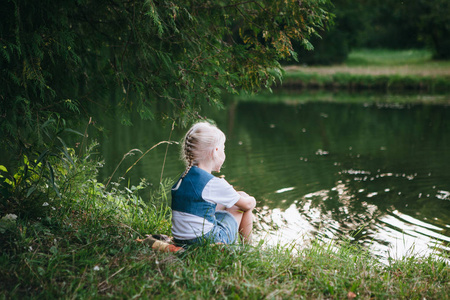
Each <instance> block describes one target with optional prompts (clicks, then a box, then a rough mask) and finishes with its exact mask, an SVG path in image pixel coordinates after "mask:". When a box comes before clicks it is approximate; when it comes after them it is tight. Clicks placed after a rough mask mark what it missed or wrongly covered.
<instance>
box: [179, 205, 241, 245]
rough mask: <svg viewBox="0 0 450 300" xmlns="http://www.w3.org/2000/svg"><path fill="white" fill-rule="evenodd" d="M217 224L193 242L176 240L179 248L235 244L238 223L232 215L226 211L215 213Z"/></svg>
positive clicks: (192, 240)
mask: <svg viewBox="0 0 450 300" xmlns="http://www.w3.org/2000/svg"><path fill="white" fill-rule="evenodd" d="M215 216H216V220H217V223H216V225H215V226H214V227H213V229H212V230H211V231H209V232H208V233H205V234H204V235H202V236H199V237H197V238H195V239H191V240H178V239H174V241H175V244H176V245H178V246H189V245H199V244H215V243H224V244H233V243H234V242H235V241H236V239H237V232H238V223H237V221H236V219H235V218H234V217H233V215H232V214H231V213H229V212H228V211H225V210H219V211H216V212H215Z"/></svg>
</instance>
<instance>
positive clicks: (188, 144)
mask: <svg viewBox="0 0 450 300" xmlns="http://www.w3.org/2000/svg"><path fill="white" fill-rule="evenodd" d="M191 133H192V129H191V130H189V132H188V133H187V134H186V138H185V140H184V159H185V161H186V163H187V167H186V170H185V171H184V173H183V175H182V176H181V178H184V176H186V174H187V173H188V172H189V170H190V169H191V168H192V166H193V165H194V160H195V158H194V152H193V151H192V150H193V146H194V144H193V141H192V140H193V139H194V138H193V137H192V135H191Z"/></svg>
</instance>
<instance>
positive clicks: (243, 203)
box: [235, 191, 256, 211]
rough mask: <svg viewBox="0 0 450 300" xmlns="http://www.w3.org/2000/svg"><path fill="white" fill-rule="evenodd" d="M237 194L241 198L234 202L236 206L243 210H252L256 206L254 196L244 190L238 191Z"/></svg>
mask: <svg viewBox="0 0 450 300" xmlns="http://www.w3.org/2000/svg"><path fill="white" fill-rule="evenodd" d="M238 194H239V195H241V198H240V199H239V200H238V201H237V202H236V204H235V205H236V206H237V207H238V208H239V209H241V210H243V211H249V210H253V209H254V208H255V206H256V200H255V198H254V197H252V196H250V195H249V194H247V193H246V192H242V191H239V192H238Z"/></svg>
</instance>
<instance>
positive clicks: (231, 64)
mask: <svg viewBox="0 0 450 300" xmlns="http://www.w3.org/2000/svg"><path fill="white" fill-rule="evenodd" d="M327 2H328V0H306V1H305V0H303V1H301V0H288V1H272V0H255V1H245V0H242V1H236V0H226V1H225V0H224V1H204V0H191V1H169V0H161V1H153V0H128V1H117V0H100V1H93V0H79V1H72V0H66V1H58V2H54V1H48V0H46V1H45V0H44V1H29V0H10V1H8V2H6V3H5V4H4V7H3V9H2V11H1V15H0V18H1V20H2V21H1V25H0V26H1V27H0V42H1V44H0V52H1V55H0V59H1V62H0V64H1V67H2V71H1V75H0V76H1V77H0V80H1V81H2V83H3V88H2V90H1V92H0V100H1V112H0V120H1V124H0V130H1V133H2V137H5V138H6V140H7V141H8V143H9V145H10V146H13V147H16V148H17V145H22V146H23V145H29V144H33V145H34V144H36V143H39V142H42V141H43V136H42V134H41V133H42V132H41V126H42V124H44V123H45V122H46V121H48V120H49V119H52V120H56V122H53V124H61V123H63V122H64V120H67V119H73V118H72V116H73V114H74V113H75V114H78V113H80V111H81V112H83V111H84V110H85V109H86V106H87V105H86V104H87V103H89V102H96V101H98V100H99V99H100V98H102V97H105V95H107V94H109V93H110V92H111V91H112V90H118V91H120V92H119V94H120V96H119V99H120V100H119V103H117V105H118V106H119V107H120V109H121V110H122V111H123V112H124V114H123V118H122V122H125V123H130V120H129V112H130V111H131V110H132V109H135V110H137V111H138V112H139V114H140V115H141V117H142V118H147V119H148V118H150V119H151V118H154V117H155V113H159V114H160V115H161V116H162V117H163V118H171V119H176V120H178V121H180V124H183V123H185V122H186V121H187V120H189V118H192V117H193V116H196V115H197V114H198V111H199V110H200V108H201V106H202V105H208V103H210V104H213V105H220V93H221V91H222V90H227V91H229V92H237V91H239V90H244V91H258V90H260V89H261V88H270V86H271V85H272V83H273V82H274V81H275V80H276V79H277V78H280V77H281V68H280V65H279V63H278V61H279V60H280V59H284V58H289V57H295V52H294V51H293V48H292V44H291V41H292V40H299V41H301V43H302V44H303V45H309V41H308V39H309V37H310V36H311V35H313V34H316V33H317V31H318V30H319V29H321V28H323V27H324V26H325V25H326V24H327V22H328V21H329V20H330V15H329V14H328V13H327V12H326V11H325V10H323V8H322V7H323V6H324V5H325V4H326V3H327ZM160 105H167V106H166V107H169V108H174V109H171V110H169V109H167V110H164V111H159V112H158V109H157V107H158V106H160ZM58 120H59V122H58ZM22 148H23V147H22Z"/></svg>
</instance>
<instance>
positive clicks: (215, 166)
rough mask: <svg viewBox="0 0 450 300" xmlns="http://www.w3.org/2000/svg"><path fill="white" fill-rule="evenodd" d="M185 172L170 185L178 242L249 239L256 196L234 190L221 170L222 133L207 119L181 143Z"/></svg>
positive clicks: (174, 225) (175, 236)
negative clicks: (217, 174) (213, 173)
mask: <svg viewBox="0 0 450 300" xmlns="http://www.w3.org/2000/svg"><path fill="white" fill-rule="evenodd" d="M182 159H183V160H184V161H185V163H186V166H187V167H186V171H185V172H184V173H183V175H182V176H181V178H180V179H179V180H178V182H177V183H176V184H175V185H174V186H173V188H172V234H173V236H174V241H175V243H176V244H177V245H180V246H183V245H192V244H200V243H204V242H206V243H224V244H231V243H234V242H235V241H236V238H237V233H238V231H239V234H240V235H241V237H242V238H243V240H244V242H249V241H250V237H251V232H252V227H253V224H252V222H253V214H252V210H253V209H254V208H255V205H256V200H255V198H253V197H251V196H249V195H248V194H246V193H245V192H237V191H236V190H235V189H234V188H233V187H232V186H231V185H230V184H229V183H228V182H227V181H226V180H225V179H222V178H217V177H215V176H213V175H212V174H211V172H213V171H214V172H220V168H221V167H222V164H223V162H224V161H225V134H224V133H223V132H222V131H221V130H220V129H218V128H217V127H216V126H214V125H211V124H210V123H207V122H200V123H196V124H194V125H193V126H192V127H191V129H190V130H189V131H188V132H187V133H186V136H185V137H184V140H183V143H182Z"/></svg>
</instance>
